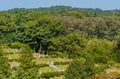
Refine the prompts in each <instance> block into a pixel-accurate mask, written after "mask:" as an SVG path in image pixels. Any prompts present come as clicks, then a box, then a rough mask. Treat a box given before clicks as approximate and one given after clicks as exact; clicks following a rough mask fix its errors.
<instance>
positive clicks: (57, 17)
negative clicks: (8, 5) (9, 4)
mask: <svg viewBox="0 0 120 79" xmlns="http://www.w3.org/2000/svg"><path fill="white" fill-rule="evenodd" d="M0 44H1V47H0V48H2V47H6V46H7V47H10V48H17V49H19V50H22V52H24V53H25V52H30V53H29V56H32V55H31V53H32V52H34V53H35V52H36V53H40V54H45V55H49V56H51V57H63V58H70V59H71V58H73V59H74V58H80V57H83V58H84V57H85V58H86V56H90V57H91V58H92V59H93V61H94V63H96V64H109V65H113V66H115V67H116V66H117V67H120V64H119V63H120V10H117V9H116V10H101V9H98V8H96V9H92V8H72V7H70V6H52V7H48V8H35V9H25V8H21V9H19V8H16V9H12V10H8V11H0ZM23 44H25V46H24V45H23ZM29 46H30V48H29ZM21 47H24V49H23V48H22V49H21ZM32 50H33V51H32ZM2 52H4V51H2ZM0 56H3V54H1V51H0ZM26 56H27V55H26V54H23V59H24V57H26ZM29 56H28V58H29ZM3 59H5V58H4V57H3ZM26 59H27V58H26ZM86 59H87V58H86ZM29 60H30V61H32V58H31V59H29ZM21 61H23V60H22V59H21ZM25 62H27V61H25ZM25 62H22V63H23V64H25ZM28 62H29V61H28ZM77 62H79V61H76V63H77ZM86 62H87V61H86ZM1 63H3V62H0V64H1ZM116 63H117V64H116ZM72 64H73V65H74V63H72ZM72 64H71V66H70V67H72ZM27 65H28V64H27ZM29 65H30V64H29ZM32 65H34V64H32ZM32 65H30V67H33V66H32ZM78 65H79V64H78ZM7 66H8V65H7ZM24 66H25V65H21V67H22V68H23V69H24ZM90 68H91V67H90ZM68 69H69V68H68ZM68 72H69V71H68ZM0 73H1V72H0ZM96 73H97V72H96ZM18 75H19V74H18ZM66 75H67V74H66ZM92 75H95V74H94V73H93V74H92ZM66 77H67V76H66ZM0 79H2V78H0ZM18 79H21V78H18ZM26 79H27V78H26ZM28 79H29V78H28ZM35 79H39V77H35ZM66 79H69V78H66ZM71 79H74V78H71ZM86 79H87V78H86Z"/></svg>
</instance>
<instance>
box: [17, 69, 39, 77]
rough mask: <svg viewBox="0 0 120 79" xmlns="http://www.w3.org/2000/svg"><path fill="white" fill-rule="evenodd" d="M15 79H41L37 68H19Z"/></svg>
mask: <svg viewBox="0 0 120 79" xmlns="http://www.w3.org/2000/svg"><path fill="white" fill-rule="evenodd" d="M15 79H40V75H38V71H37V68H30V69H27V70H24V69H22V68H17V73H16V76H15Z"/></svg>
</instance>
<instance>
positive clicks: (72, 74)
mask: <svg viewBox="0 0 120 79" xmlns="http://www.w3.org/2000/svg"><path fill="white" fill-rule="evenodd" d="M94 75H95V67H94V63H93V61H92V60H91V59H90V58H88V57H87V58H86V59H84V58H81V59H74V60H73V61H72V62H71V64H70V65H69V67H68V68H67V70H66V73H65V79H92V77H93V76H94Z"/></svg>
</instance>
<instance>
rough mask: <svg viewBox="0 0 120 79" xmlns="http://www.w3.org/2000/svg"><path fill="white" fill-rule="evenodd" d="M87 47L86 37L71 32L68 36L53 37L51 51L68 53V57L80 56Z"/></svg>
mask: <svg viewBox="0 0 120 79" xmlns="http://www.w3.org/2000/svg"><path fill="white" fill-rule="evenodd" d="M84 47H85V39H83V38H82V37H81V36H80V35H79V34H78V33H71V34H68V35H67V36H60V37H58V38H52V39H51V45H50V46H49V50H50V51H59V52H63V54H67V56H68V57H70V58H73V57H78V56H80V54H81V53H82V50H83V48H84Z"/></svg>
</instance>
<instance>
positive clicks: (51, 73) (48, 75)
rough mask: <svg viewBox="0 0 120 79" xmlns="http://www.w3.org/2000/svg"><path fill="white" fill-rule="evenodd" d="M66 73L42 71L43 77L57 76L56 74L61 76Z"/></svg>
mask: <svg viewBox="0 0 120 79" xmlns="http://www.w3.org/2000/svg"><path fill="white" fill-rule="evenodd" d="M61 75H64V72H59V71H57V72H47V73H42V74H41V77H42V78H50V77H55V76H61Z"/></svg>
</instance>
